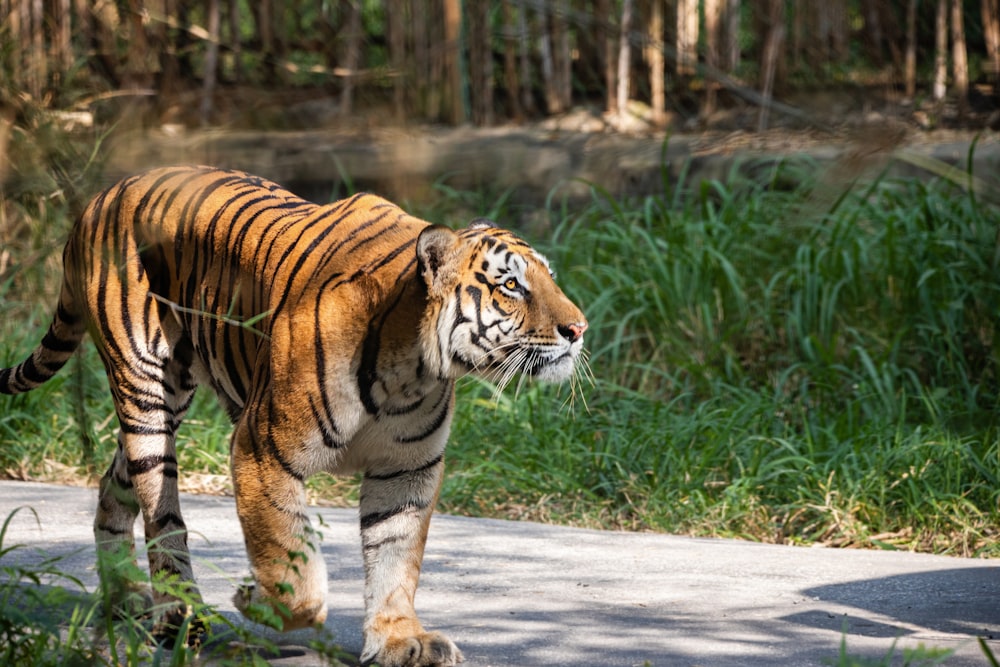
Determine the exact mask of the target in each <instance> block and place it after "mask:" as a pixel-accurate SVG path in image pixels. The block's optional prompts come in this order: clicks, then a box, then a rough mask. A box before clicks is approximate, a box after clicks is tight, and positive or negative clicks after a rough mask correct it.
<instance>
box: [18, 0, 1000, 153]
mask: <svg viewBox="0 0 1000 667" xmlns="http://www.w3.org/2000/svg"><path fill="white" fill-rule="evenodd" d="M998 4H1000V3H998V0H981V1H980V0H800V1H792V0H667V1H664V0H504V1H501V2H488V1H485V0H385V1H376V0H364V1H358V0H290V1H288V2H276V1H275V0H261V1H260V2H248V1H247V0H200V1H198V2H188V1H184V0H146V1H143V0H0V19H2V22H0V45H2V49H0V142H2V141H3V137H4V134H9V132H10V130H11V127H12V126H14V125H15V124H17V123H18V122H19V119H21V120H23V115H24V114H25V113H26V111H29V110H37V109H46V110H57V111H59V112H62V113H63V114H66V115H65V118H66V119H68V120H69V121H72V122H75V123H88V122H97V123H102V122H106V121H108V120H116V121H124V122H127V123H129V124H131V125H132V126H135V124H141V125H142V126H150V125H154V124H165V123H179V124H182V125H184V126H189V127H190V126H195V127H197V126H207V125H227V126H236V127H257V128H262V129H282V127H290V126H291V127H295V126H296V125H299V126H301V125H302V124H308V125H311V126H316V125H320V126H322V125H323V124H331V125H332V124H333V123H335V122H336V121H337V120H338V119H343V118H345V117H351V116H358V115H363V116H364V117H365V118H366V120H368V121H369V122H381V123H399V122H428V123H445V124H453V125H459V124H465V123H472V124H474V125H477V126H490V125H494V124H503V123H508V122H525V121H532V120H537V119H540V118H544V117H548V116H554V115H560V114H565V113H566V112H568V111H570V110H572V109H574V108H580V107H583V108H587V109H590V110H592V111H593V113H594V114H595V115H596V116H598V117H601V118H603V119H604V120H605V121H607V123H608V125H609V126H610V127H613V128H619V129H631V128H633V127H640V128H657V127H663V128H672V129H684V130H688V131H694V130H697V129H700V128H704V127H706V126H712V125H713V124H714V125H716V126H719V125H726V124H727V123H728V124H729V125H738V126H740V127H742V128H743V129H761V128H764V127H767V126H769V125H772V124H775V123H780V122H783V121H782V120H780V119H785V120H787V119H789V118H793V119H795V118H797V121H798V122H800V123H801V122H804V123H806V124H807V125H808V124H810V123H820V124H822V123H827V122H831V121H832V122H836V121H837V120H839V118H838V115H839V114H840V113H841V112H842V110H843V109H842V108H841V107H839V106H836V105H831V104H830V102H829V98H826V97H824V96H823V92H824V91H829V90H838V91H846V92H847V93H849V94H850V95H851V96H852V99H853V100H856V101H858V102H859V104H860V106H861V108H862V109H871V108H873V107H874V108H877V109H880V108H882V106H884V105H892V107H893V108H894V109H896V110H897V111H900V112H902V113H903V114H904V117H905V118H906V119H907V120H908V121H912V122H913V123H915V125H916V126H918V127H922V128H930V127H941V126H954V125H956V124H959V125H963V126H972V127H978V126H982V125H983V124H984V123H989V122H991V117H990V114H991V113H992V111H993V108H994V105H995V101H996V99H995V98H996V85H995V84H996V80H997V77H998V75H1000V8H998ZM787 100H792V101H796V100H800V101H801V100H813V102H814V104H812V105H809V104H805V106H806V107H810V106H811V108H810V109H808V110H807V111H805V112H804V113H805V114H806V116H811V117H805V118H803V117H801V114H800V115H799V117H797V114H796V108H795V106H796V105H795V104H787V103H784V101H787ZM771 102H775V104H772V103H771ZM733 109H740V110H743V111H744V113H741V114H737V115H734V114H733V113H731V112H732V110H733ZM279 110H281V111H283V113H282V112H279ZM296 110H298V111H303V110H305V111H306V113H295V111H296ZM748 110H749V111H748ZM775 110H777V112H776V111H775ZM727 111H729V112H730V113H728V114H727ZM779 117H780V119H779ZM637 121H638V124H636V122H637ZM606 126H607V125H606ZM606 126H605V127H606ZM3 128H6V129H3ZM583 129H587V128H586V127H584V128H583ZM3 145H4V144H3V143H0V151H2V149H3ZM0 155H3V153H2V152H0Z"/></svg>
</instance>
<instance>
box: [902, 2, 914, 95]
mask: <svg viewBox="0 0 1000 667" xmlns="http://www.w3.org/2000/svg"><path fill="white" fill-rule="evenodd" d="M903 77H904V79H905V85H906V98H907V99H909V100H912V99H913V98H914V97H915V96H916V94H917V0H908V1H907V3H906V65H905V71H904V73H903Z"/></svg>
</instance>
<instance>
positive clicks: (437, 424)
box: [396, 391, 451, 445]
mask: <svg viewBox="0 0 1000 667" xmlns="http://www.w3.org/2000/svg"><path fill="white" fill-rule="evenodd" d="M449 393H450V392H447V391H446V392H444V395H443V396H442V398H443V399H444V400H443V401H441V400H439V401H438V405H440V404H441V403H442V402H443V403H444V408H443V409H442V410H441V411H440V412H439V413H438V415H437V417H435V418H434V421H433V422H431V424H430V425H429V426H428V427H427V428H426V429H424V431H423V432H422V433H419V434H417V435H412V436H406V437H401V438H396V442H398V443H400V444H404V445H405V444H410V443H412V442H420V441H421V440H424V439H425V438H428V437H430V436H431V435H432V434H433V433H434V432H435V431H437V430H438V429H439V428H441V426H442V425H443V424H444V422H445V420H446V419H447V418H448V415H449V414H451V401H449V400H447V399H448V397H449ZM435 407H437V406H435Z"/></svg>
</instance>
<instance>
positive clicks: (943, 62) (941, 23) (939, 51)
mask: <svg viewBox="0 0 1000 667" xmlns="http://www.w3.org/2000/svg"><path fill="white" fill-rule="evenodd" d="M947 83H948V0H938V3H937V15H936V17H935V21H934V89H933V92H932V95H933V97H934V99H935V100H937V101H940V100H943V99H944V95H945V92H947V88H946V86H947Z"/></svg>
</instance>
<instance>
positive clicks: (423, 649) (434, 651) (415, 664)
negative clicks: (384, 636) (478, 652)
mask: <svg viewBox="0 0 1000 667" xmlns="http://www.w3.org/2000/svg"><path fill="white" fill-rule="evenodd" d="M464 661H465V656H463V655H462V652H461V651H460V650H459V649H458V647H457V646H455V644H454V643H453V642H452V641H451V640H450V639H448V638H447V637H445V636H444V635H443V634H441V633H440V632H422V633H420V634H418V635H416V636H415V637H404V638H395V639H388V640H386V641H385V643H384V644H383V645H382V647H381V649H375V648H369V647H367V646H366V647H365V651H364V653H362V655H361V662H362V664H366V665H368V664H371V663H373V662H374V663H377V664H378V665H380V667H455V665H457V664H458V663H460V662H464Z"/></svg>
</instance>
